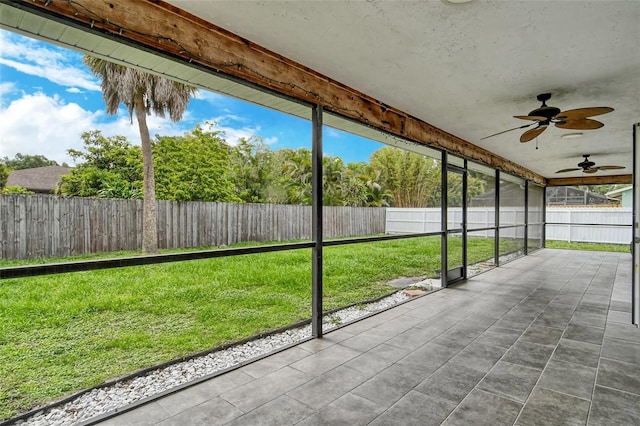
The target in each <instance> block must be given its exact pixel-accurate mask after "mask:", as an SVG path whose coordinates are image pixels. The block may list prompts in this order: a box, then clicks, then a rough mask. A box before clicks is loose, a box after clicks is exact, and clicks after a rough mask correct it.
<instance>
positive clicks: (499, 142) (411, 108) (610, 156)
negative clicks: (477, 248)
mask: <svg viewBox="0 0 640 426" xmlns="http://www.w3.org/2000/svg"><path fill="white" fill-rule="evenodd" d="M169 3H172V4H173V5H175V6H177V7H180V8H182V9H184V10H186V11H188V12H191V13H193V14H194V15H197V16H199V17H201V18H203V19H205V20H207V21H210V22H212V23H213V24H215V25H218V26H220V27H222V28H224V29H227V30H229V31H231V32H233V33H236V34H238V35H240V36H242V37H245V38H247V39H249V40H251V41H253V42H254V43H257V44H259V45H262V46H263V47H266V48H268V49H270V50H273V51H275V52H276V53H279V54H281V55H283V56H285V57H288V58H289V59H292V60H294V61H297V62H300V63H302V64H303V65H306V66H308V67H310V68H312V69H314V70H316V71H318V72H320V73H322V74H324V75H326V76H328V77H331V78H333V79H335V80H337V81H340V82H341V83H344V84H346V85H348V86H350V87H352V88H354V89H357V90H359V91H361V92H363V93H365V94H367V95H370V96H372V97H374V98H376V99H378V100H380V101H382V102H384V103H386V104H389V105H391V106H393V107H396V108H399V109H401V110H403V111H405V112H407V113H409V114H411V115H413V116H415V117H418V118H420V119H423V120H425V121H427V122H429V123H430V124H433V125H435V126H437V127H439V128H441V129H443V130H445V131H448V132H449V133H452V134H454V135H456V136H459V137H461V138H463V139H466V140H467V141H469V142H471V143H473V144H476V145H479V146H482V147H484V148H486V149H488V150H490V151H492V152H495V153H497V154H498V155H501V156H503V157H505V158H508V159H510V160H512V161H514V162H516V163H519V164H521V165H523V166H525V167H527V168H529V169H530V170H532V171H534V172H537V173H539V174H541V175H543V176H545V177H570V176H580V173H579V172H577V173H565V174H562V175H558V174H555V171H557V170H559V169H563V168H568V167H574V166H575V165H576V164H577V163H578V162H579V161H581V159H582V158H581V155H582V154H592V157H591V160H593V161H595V162H596V163H597V165H622V166H626V169H625V170H614V171H607V172H605V171H600V172H598V174H599V175H606V174H629V173H631V167H632V159H631V155H630V153H631V151H632V132H631V129H632V125H633V123H636V122H638V121H640V1H634V0H631V1H504V0H499V1H490V0H475V1H472V2H471V3H467V4H460V5H452V4H447V3H445V2H443V1H441V0H427V1H424V0H423V1H380V0H370V1H247V0H245V1H207V0H199V1H193V0H191V1H190V0H171V1H169ZM543 92H551V93H552V94H553V97H552V99H551V101H549V102H548V104H549V105H552V106H557V107H559V108H560V109H561V110H567V109H574V108H583V107H592V106H610V107H613V108H615V111H614V112H612V113H609V114H606V115H602V116H599V117H596V119H598V120H600V121H602V122H603V123H604V124H605V126H604V127H603V128H601V129H598V130H586V131H583V133H584V136H583V137H581V138H578V139H568V140H567V139H560V136H561V135H562V134H565V133H570V132H573V131H569V130H562V129H559V128H556V127H550V128H548V129H547V130H546V131H545V132H544V133H542V134H541V135H540V136H539V137H538V140H537V142H538V148H539V149H537V150H536V140H533V141H531V142H528V143H525V144H522V143H520V142H519V140H518V139H519V136H520V134H521V132H522V131H513V132H509V133H506V134H503V135H500V136H496V137H493V138H489V139H486V140H481V138H483V137H485V136H488V135H490V134H493V133H496V132H499V131H502V130H506V129H509V128H512V127H516V126H520V125H523V124H526V122H525V121H522V120H518V119H515V118H513V115H526V114H528V113H529V111H531V110H533V109H535V108H537V107H538V106H540V103H539V102H538V101H537V100H536V95H538V94H539V93H543Z"/></svg>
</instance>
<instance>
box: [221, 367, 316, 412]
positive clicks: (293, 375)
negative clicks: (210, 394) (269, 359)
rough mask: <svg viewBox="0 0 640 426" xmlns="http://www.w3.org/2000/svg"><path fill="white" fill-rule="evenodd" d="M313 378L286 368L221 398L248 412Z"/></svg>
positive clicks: (222, 395) (224, 394)
mask: <svg viewBox="0 0 640 426" xmlns="http://www.w3.org/2000/svg"><path fill="white" fill-rule="evenodd" d="M312 378H313V377H312V376H309V375H307V374H305V373H303V372H301V371H298V370H296V369H294V368H291V367H284V368H282V369H280V370H278V371H275V372H273V373H271V374H268V375H266V376H263V377H260V378H259V379H255V380H253V381H251V382H249V383H247V384H244V385H242V386H240V387H237V388H235V389H234V390H232V391H229V392H225V393H223V394H221V395H220V396H221V397H222V398H224V399H225V400H226V401H228V402H230V403H231V404H233V405H235V406H236V407H238V408H239V409H241V410H242V411H244V412H248V411H251V410H253V409H254V408H256V407H259V406H260V405H262V404H264V403H266V402H268V401H270V400H272V399H274V398H277V397H278V396H279V395H282V394H284V393H285V392H288V391H290V390H291V389H294V388H296V387H298V386H300V385H301V384H303V383H306V382H308V381H309V380H311V379H312Z"/></svg>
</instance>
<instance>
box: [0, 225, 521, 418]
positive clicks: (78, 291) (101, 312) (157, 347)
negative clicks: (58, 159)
mask: <svg viewBox="0 0 640 426" xmlns="http://www.w3.org/2000/svg"><path fill="white" fill-rule="evenodd" d="M493 241H494V240H493V239H492V238H488V239H484V238H472V239H470V240H469V254H468V256H469V263H475V262H479V261H483V260H486V259H488V258H491V257H493ZM458 243H459V240H456V239H455V238H451V239H450V253H451V254H452V255H454V254H455V255H456V256H459V255H460V250H459V248H458V247H457V246H456V244H458ZM507 246H508V244H506V242H505V244H504V245H503V247H507ZM501 251H502V250H501ZM133 254H134V253H130V252H129V253H118V255H121V256H124V255H129V256H131V255H133ZM106 256H109V255H104V254H103V255H99V256H95V255H94V256H85V257H83V258H96V257H102V258H104V257H106ZM111 256H113V254H111ZM55 260H56V261H61V260H70V259H55ZM310 260H311V249H299V250H293V251H283V252H271V253H260V254H250V255H242V256H234V257H224V258H214V259H205V260H194V261H186V262H175V263H165V264H158V265H147V266H136V267H128V268H120V269H106V270H98V271H87V272H76V273H68V274H59V275H47V276H38V277H30V278H21V279H8V280H1V281H0V359H1V360H2V362H1V363H0V420H1V419H6V418H9V417H11V416H14V415H16V414H18V413H19V412H23V411H26V410H28V409H31V408H33V407H35V406H37V405H40V404H45V403H47V402H50V401H52V400H54V399H57V398H60V397H62V396H64V395H68V394H71V393H74V392H77V391H79V390H82V389H86V388H88V387H91V386H95V385H97V384H100V383H102V382H104V381H105V380H109V379H113V378H117V377H121V376H123V375H126V374H130V373H132V372H134V371H136V370H139V369H141V368H145V367H150V366H153V365H157V364H159V363H162V362H165V361H169V360H172V359H175V358H178V357H181V356H184V355H188V354H193V353H196V352H200V351H203V350H206V349H209V348H213V347H216V346H219V345H222V344H225V343H229V342H234V341H237V340H240V339H242V338H246V337H249V336H252V335H256V334H258V333H261V332H265V331H269V330H273V329H276V328H279V327H283V326H286V325H289V324H292V323H295V322H298V321H300V320H304V319H308V318H309V317H310V316H311V262H310ZM323 260H324V267H323V269H324V275H323V282H324V308H325V310H330V309H334V308H337V307H341V306H346V305H350V304H352V303H357V302H362V301H365V300H371V299H374V298H377V297H379V296H382V295H385V294H388V293H390V292H391V291H393V290H396V289H395V288H392V287H390V286H388V285H387V284H386V282H388V281H389V280H392V279H395V278H398V277H401V276H418V275H426V276H429V277H434V276H437V275H439V271H440V237H422V238H411V239H403V240H388V241H381V242H376V243H359V244H350V245H344V246H330V247H325V249H324V256H323ZM28 263H34V262H33V261H30V262H24V261H21V262H0V266H12V265H19V264H28ZM457 263H458V264H459V261H457ZM452 264H456V260H454V261H453V263H452Z"/></svg>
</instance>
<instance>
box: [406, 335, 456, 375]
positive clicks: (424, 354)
mask: <svg viewBox="0 0 640 426" xmlns="http://www.w3.org/2000/svg"><path fill="white" fill-rule="evenodd" d="M457 352H458V349H456V348H450V347H446V346H441V345H437V344H435V343H432V342H429V343H428V344H427V345H425V346H423V347H421V348H418V349H416V350H415V351H413V352H411V353H410V354H408V355H407V356H405V357H404V358H402V359H401V360H400V361H398V364H400V365H404V366H407V367H410V368H411V369H412V370H413V371H414V372H415V373H416V374H419V375H421V376H423V377H427V376H428V375H430V374H431V373H433V372H434V371H436V370H437V369H438V368H440V367H441V366H442V365H444V363H445V362H447V361H448V360H450V359H451V358H452V357H453V356H454V355H455V354H456V353H457Z"/></svg>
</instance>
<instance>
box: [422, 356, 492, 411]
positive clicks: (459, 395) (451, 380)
mask: <svg viewBox="0 0 640 426" xmlns="http://www.w3.org/2000/svg"><path fill="white" fill-rule="evenodd" d="M483 376H484V373H483V372H480V371H478V370H476V369H474V368H471V367H468V366H464V365H457V364H452V363H447V364H446V365H445V366H443V367H442V368H440V369H439V370H438V371H436V372H435V373H433V374H432V375H431V377H429V378H428V379H426V380H424V381H423V382H422V383H420V384H419V385H418V386H416V387H415V390H416V391H418V392H421V393H423V394H425V395H428V396H430V397H438V398H443V399H446V400H448V401H452V402H455V403H456V404H458V403H459V402H460V401H462V400H463V399H464V397H465V396H466V395H467V394H468V393H469V392H470V391H471V390H472V389H473V388H474V387H475V386H476V384H477V383H478V382H479V381H480V380H481V379H482V377H483Z"/></svg>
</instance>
